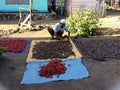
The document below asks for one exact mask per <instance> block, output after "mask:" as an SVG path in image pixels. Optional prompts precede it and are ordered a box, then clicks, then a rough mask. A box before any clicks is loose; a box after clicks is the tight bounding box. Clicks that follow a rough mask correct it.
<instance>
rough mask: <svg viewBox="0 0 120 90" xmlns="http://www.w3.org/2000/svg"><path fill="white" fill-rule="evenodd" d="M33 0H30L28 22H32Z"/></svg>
mask: <svg viewBox="0 0 120 90" xmlns="http://www.w3.org/2000/svg"><path fill="white" fill-rule="evenodd" d="M32 10H33V0H30V24H32Z"/></svg>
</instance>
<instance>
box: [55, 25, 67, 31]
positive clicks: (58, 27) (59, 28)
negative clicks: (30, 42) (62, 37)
mask: <svg viewBox="0 0 120 90" xmlns="http://www.w3.org/2000/svg"><path fill="white" fill-rule="evenodd" d="M61 29H64V30H65V31H66V32H69V29H68V27H67V26H66V25H65V26H64V27H63V28H61V27H60V23H57V24H55V26H54V28H53V30H54V32H59V31H60V30H61Z"/></svg>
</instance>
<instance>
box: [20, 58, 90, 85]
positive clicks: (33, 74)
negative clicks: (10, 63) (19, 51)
mask: <svg viewBox="0 0 120 90" xmlns="http://www.w3.org/2000/svg"><path fill="white" fill-rule="evenodd" d="M63 63H65V66H66V67H67V70H66V72H65V74H61V75H60V76H59V77H57V75H53V78H46V77H41V76H39V72H38V71H39V70H40V66H43V65H45V64H48V61H31V62H28V63H27V67H26V70H25V72H24V75H23V79H22V81H21V84H40V83H46V82H52V81H59V80H76V79H83V78H87V77H88V76H89V73H88V71H87V68H86V66H85V65H84V63H83V62H82V60H81V59H80V58H75V59H69V60H63ZM69 65H70V66H69Z"/></svg>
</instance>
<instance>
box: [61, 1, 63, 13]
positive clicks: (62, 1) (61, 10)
mask: <svg viewBox="0 0 120 90" xmlns="http://www.w3.org/2000/svg"><path fill="white" fill-rule="evenodd" d="M61 15H63V0H61Z"/></svg>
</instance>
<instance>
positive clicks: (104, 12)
mask: <svg viewBox="0 0 120 90" xmlns="http://www.w3.org/2000/svg"><path fill="white" fill-rule="evenodd" d="M105 15H106V3H105V0H103V11H102V16H103V17H104V16H105Z"/></svg>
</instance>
